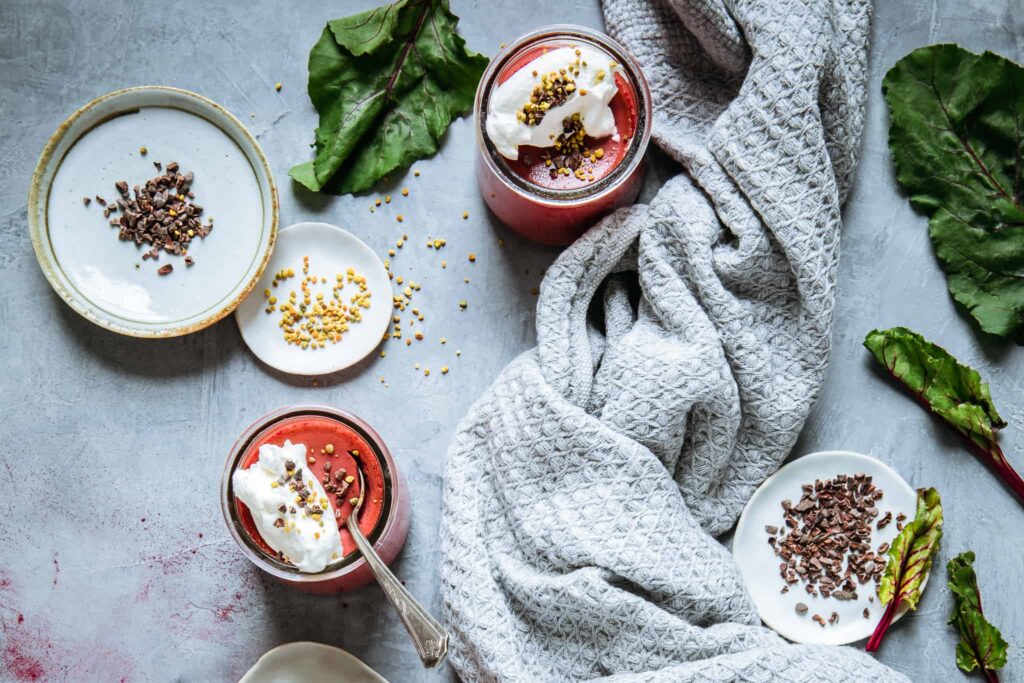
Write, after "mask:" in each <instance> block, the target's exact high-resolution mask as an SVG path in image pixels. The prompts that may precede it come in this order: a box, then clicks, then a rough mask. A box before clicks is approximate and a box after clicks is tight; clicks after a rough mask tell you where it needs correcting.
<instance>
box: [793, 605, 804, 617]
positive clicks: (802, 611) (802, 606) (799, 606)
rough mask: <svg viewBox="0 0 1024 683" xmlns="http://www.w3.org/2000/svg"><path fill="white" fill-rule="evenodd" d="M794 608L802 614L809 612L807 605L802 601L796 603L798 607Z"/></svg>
mask: <svg viewBox="0 0 1024 683" xmlns="http://www.w3.org/2000/svg"><path fill="white" fill-rule="evenodd" d="M794 609H796V613H797V614H799V615H800V616H803V615H805V614H807V605H805V604H804V603H802V602H798V603H796V607H795V608H794Z"/></svg>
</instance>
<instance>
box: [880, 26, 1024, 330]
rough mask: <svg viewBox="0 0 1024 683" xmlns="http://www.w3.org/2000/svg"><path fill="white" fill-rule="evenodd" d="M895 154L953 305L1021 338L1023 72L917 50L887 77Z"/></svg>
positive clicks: (955, 51)
mask: <svg viewBox="0 0 1024 683" xmlns="http://www.w3.org/2000/svg"><path fill="white" fill-rule="evenodd" d="M882 90H883V92H884V93H885V99H886V101H887V102H888V103H889V115H890V120H891V125H890V129H889V149H890V150H891V152H892V156H893V160H894V162H895V164H896V177H897V180H898V181H899V183H900V185H901V186H902V187H903V189H904V190H905V191H906V192H907V194H908V195H909V198H910V202H911V204H913V206H914V207H915V208H916V209H917V210H918V211H921V212H922V213H924V214H925V215H927V216H928V217H929V221H928V226H929V233H930V235H931V239H932V244H933V246H934V248H935V253H936V255H937V256H938V258H939V260H940V261H941V262H942V266H943V268H944V269H945V271H946V276H947V285H948V286H949V291H950V293H951V294H952V295H953V297H954V299H956V301H958V302H959V303H960V304H962V305H963V306H965V307H966V308H967V310H969V311H970V313H971V315H972V316H973V317H974V318H975V320H976V321H977V323H978V325H980V327H981V329H983V330H984V331H985V332H989V333H991V334H995V335H999V336H1004V337H1005V336H1010V335H1015V334H1016V335H1020V333H1021V332H1022V331H1024V204H1022V201H1021V196H1022V176H1024V168H1022V160H1021V155H1022V144H1024V141H1022V131H1024V68H1021V67H1020V66H1019V65H1017V64H1014V63H1013V62H1011V61H1009V60H1007V59H1005V58H1003V57H1001V56H999V55H996V54H993V53H991V52H986V53H984V54H982V55H976V54H973V53H971V52H968V51H967V50H964V49H963V48H961V47H959V46H957V45H931V46H928V47H923V48H920V49H917V50H914V51H913V52H911V53H910V54H908V55H907V56H906V57H904V58H903V59H901V60H900V61H898V62H897V63H896V65H895V66H893V67H892V68H891V69H890V70H889V72H888V73H887V74H886V75H885V78H884V80H883V81H882Z"/></svg>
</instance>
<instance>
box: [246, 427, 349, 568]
mask: <svg viewBox="0 0 1024 683" xmlns="http://www.w3.org/2000/svg"><path fill="white" fill-rule="evenodd" d="M231 485H232V487H233V489H234V492H235V497H236V498H238V499H239V500H240V501H242V502H243V503H245V506H246V507H247V508H249V512H251V513H252V518H253V521H254V522H255V523H256V530H257V531H259V533H260V537H261V538H262V539H263V540H264V541H265V542H266V544H267V545H269V546H270V547H271V548H273V549H274V550H276V551H277V552H279V553H281V554H282V555H283V556H284V559H285V561H287V562H291V563H292V564H294V565H295V566H297V567H298V568H299V569H300V570H301V571H304V572H310V573H313V572H319V571H323V569H324V568H325V567H326V566H327V565H328V564H330V563H331V562H334V561H336V560H339V559H341V556H342V553H343V550H342V548H341V536H340V535H339V534H338V525H337V522H336V521H335V518H334V510H333V509H332V508H331V503H330V501H329V500H328V499H327V493H326V492H325V491H324V489H323V487H322V486H321V485H320V482H318V481H317V480H316V475H314V474H313V472H312V471H311V470H310V469H309V468H308V467H306V447H305V446H304V445H302V444H300V443H299V444H293V443H292V442H291V441H285V442H284V446H275V445H273V444H266V445H263V446H260V454H259V457H258V458H257V460H256V462H254V463H253V464H252V465H250V466H249V467H248V468H247V469H244V470H243V469H236V470H235V472H234V474H232V475H231Z"/></svg>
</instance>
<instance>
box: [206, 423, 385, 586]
mask: <svg viewBox="0 0 1024 683" xmlns="http://www.w3.org/2000/svg"><path fill="white" fill-rule="evenodd" d="M292 417H328V418H331V419H336V420H338V421H340V422H342V423H344V424H345V425H346V426H348V427H350V428H352V429H354V430H355V431H356V432H358V433H359V434H360V436H362V437H363V438H364V439H365V440H366V442H367V443H368V444H370V448H371V449H373V452H374V455H375V456H377V458H378V460H379V461H380V464H381V471H382V472H383V473H384V475H385V476H384V505H383V506H381V516H380V519H378V520H377V524H376V525H375V526H374V527H373V529H372V530H371V532H370V533H369V534H367V540H369V541H370V544H371V545H373V546H374V547H376V545H377V542H378V541H379V540H380V539H382V538H384V537H385V536H386V535H387V534H388V532H390V531H391V529H392V527H393V526H394V525H395V524H396V523H397V514H396V513H397V511H398V510H399V509H400V507H399V499H400V497H401V495H402V493H401V490H400V489H401V487H399V486H398V482H397V481H396V477H397V476H398V471H397V469H396V468H395V461H394V460H393V459H392V457H391V451H389V450H388V447H387V445H386V444H385V443H384V441H383V440H382V439H381V438H380V434H378V433H377V432H376V430H374V429H373V427H371V426H370V425H369V424H367V422H366V421H365V420H363V419H362V418H360V417H358V416H356V415H353V414H352V413H349V412H347V411H344V410H341V409H339V408H333V407H331V406H325V405H317V404H301V405H295V406H285V407H282V408H278V409H276V410H272V411H270V412H269V413H267V414H266V415H263V416H262V417H260V418H259V419H258V420H256V421H255V422H253V423H252V424H251V425H249V426H248V427H247V428H246V429H245V431H244V432H242V435H241V436H239V437H238V439H237V440H236V441H235V443H234V445H233V446H232V447H231V451H230V453H229V454H228V459H227V462H226V463H225V466H224V471H223V473H222V475H221V482H220V504H221V512H222V513H223V514H224V521H225V522H226V523H227V526H228V532H229V533H230V534H231V537H232V538H234V540H235V544H236V545H237V546H238V547H239V549H240V550H241V551H242V554H243V555H245V556H246V557H247V558H248V559H249V561H250V562H252V563H253V564H255V565H256V566H257V567H259V568H260V569H262V570H263V571H265V572H267V573H268V574H271V575H272V576H275V577H277V578H279V579H284V580H286V581H291V582H293V583H321V582H324V581H331V580H333V579H337V578H340V577H343V576H347V575H348V574H351V573H352V572H354V571H355V570H356V569H358V568H359V567H361V566H363V565H364V564H366V559H365V558H364V557H363V556H362V555H361V554H360V553H359V551H353V552H352V553H350V554H349V555H348V557H346V558H344V559H342V560H341V564H340V566H339V565H338V563H335V564H333V565H328V567H327V568H326V569H324V571H322V572H317V573H315V574H310V573H308V572H303V571H301V570H299V569H297V568H295V567H292V566H290V565H287V564H285V563H283V562H281V561H279V560H277V559H274V558H272V557H270V556H269V555H267V554H266V552H264V551H263V549H262V548H260V547H259V546H257V545H256V543H255V542H254V541H253V540H252V539H251V538H250V537H249V534H248V533H246V531H245V530H244V529H243V528H242V526H241V522H240V520H239V519H238V517H237V515H236V512H237V509H236V507H235V505H234V494H233V493H232V491H231V474H232V473H233V472H234V471H235V467H236V466H237V464H238V462H239V461H240V460H241V458H242V456H243V455H244V454H245V453H246V451H247V450H248V448H249V445H250V444H251V443H252V442H253V440H254V439H255V438H256V437H257V436H258V435H260V434H262V433H263V432H264V431H265V430H266V429H267V428H269V427H271V426H273V425H275V424H277V423H279V422H282V421H283V420H286V419H289V418H292ZM332 567H333V569H332Z"/></svg>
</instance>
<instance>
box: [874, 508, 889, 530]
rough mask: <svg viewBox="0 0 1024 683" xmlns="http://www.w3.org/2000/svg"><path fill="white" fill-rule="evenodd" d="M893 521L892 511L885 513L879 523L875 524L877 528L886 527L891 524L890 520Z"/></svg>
mask: <svg viewBox="0 0 1024 683" xmlns="http://www.w3.org/2000/svg"><path fill="white" fill-rule="evenodd" d="M891 521H892V512H886V513H885V515H883V516H882V518H881V519H880V520H878V523H877V524H875V528H876V529H884V528H885V527H887V526H889V522H891Z"/></svg>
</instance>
